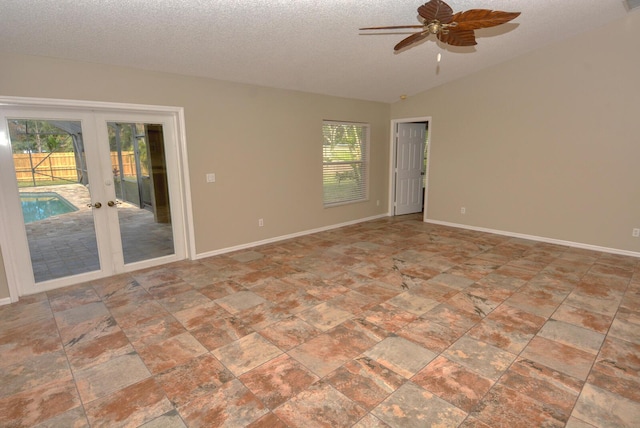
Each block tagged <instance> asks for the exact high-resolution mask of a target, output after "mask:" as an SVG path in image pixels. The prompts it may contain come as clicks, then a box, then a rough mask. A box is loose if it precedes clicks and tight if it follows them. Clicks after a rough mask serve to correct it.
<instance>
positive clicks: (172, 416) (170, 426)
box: [140, 410, 187, 428]
mask: <svg viewBox="0 0 640 428" xmlns="http://www.w3.org/2000/svg"><path fill="white" fill-rule="evenodd" d="M140 428H187V426H186V425H185V424H184V422H183V421H182V418H181V417H180V414H179V413H178V412H177V411H176V410H171V411H169V412H167V413H165V414H164V415H161V416H158V417H157V418H155V419H153V420H151V421H149V422H147V423H146V424H143V425H140Z"/></svg>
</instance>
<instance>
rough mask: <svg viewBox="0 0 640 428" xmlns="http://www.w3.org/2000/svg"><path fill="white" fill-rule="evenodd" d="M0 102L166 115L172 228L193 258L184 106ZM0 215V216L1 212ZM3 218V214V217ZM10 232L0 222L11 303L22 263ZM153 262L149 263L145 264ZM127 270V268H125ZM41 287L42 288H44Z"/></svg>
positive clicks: (1, 101)
mask: <svg viewBox="0 0 640 428" xmlns="http://www.w3.org/2000/svg"><path fill="white" fill-rule="evenodd" d="M0 105H2V106H6V107H16V108H20V107H29V108H35V109H43V108H44V109H57V110H61V111H67V112H73V111H76V112H78V113H79V114H80V113H83V112H84V113H88V112H90V113H92V114H105V115H110V116H111V115H112V116H119V115H121V114H126V113H130V114H142V115H149V114H150V115H154V114H155V115H163V116H165V117H167V118H168V119H169V120H170V121H171V122H172V125H173V126H171V127H170V128H171V131H172V133H173V135H171V137H172V138H174V140H175V142H176V147H175V150H174V151H173V152H168V153H167V156H174V157H175V158H176V159H175V163H176V167H177V174H175V177H172V178H170V179H172V180H173V179H175V180H176V181H177V183H176V185H177V187H178V189H179V190H178V193H179V198H177V199H178V200H176V201H175V202H176V203H177V204H178V205H179V207H178V208H179V211H180V212H181V214H182V215H181V217H182V222H181V223H178V222H176V223H175V224H174V225H173V227H174V228H182V229H181V230H180V232H181V233H180V234H179V235H181V236H183V237H184V239H183V242H180V243H176V245H177V246H179V247H180V248H181V249H183V253H184V254H183V256H184V257H186V258H190V259H193V258H194V257H195V234H194V230H193V212H192V205H191V193H190V183H189V174H188V173H189V170H188V159H187V148H186V133H185V120H184V109H183V108H182V107H170V106H154V105H141V104H123V103H108V102H95V101H79V100H60V99H46V98H24V97H3V96H0ZM8 139H9V137H8V135H0V150H10V147H6V146H5V143H7V142H8ZM4 174H5V172H0V178H3V180H2V181H4V179H6V178H7V177H4ZM3 198H4V197H3V195H2V192H0V205H2V208H0V214H5V213H4V207H7V204H6V203H5V202H6V201H4V200H3ZM3 217H4V215H3ZM5 218H6V217H5ZM12 235H13V231H12V230H11V225H10V222H8V221H0V249H1V250H2V256H3V261H4V267H5V272H6V278H7V283H8V286H9V297H10V301H11V302H16V301H18V298H19V296H20V291H21V288H20V287H19V286H18V284H19V281H20V278H21V277H22V275H24V274H25V273H24V267H23V266H22V265H23V264H24V263H23V262H22V263H21V262H20V261H19V260H16V257H15V256H14V250H13V245H14V243H13V242H12V241H13V240H12V239H11V236H12ZM154 264H155V263H153V262H150V263H149V265H154ZM144 267H147V266H145V264H144V262H141V263H136V264H135V265H134V268H135V269H140V268H144ZM125 270H130V269H125ZM45 290H46V288H43V290H42V291H45Z"/></svg>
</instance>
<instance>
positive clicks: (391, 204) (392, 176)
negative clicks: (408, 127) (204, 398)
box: [387, 116, 433, 221]
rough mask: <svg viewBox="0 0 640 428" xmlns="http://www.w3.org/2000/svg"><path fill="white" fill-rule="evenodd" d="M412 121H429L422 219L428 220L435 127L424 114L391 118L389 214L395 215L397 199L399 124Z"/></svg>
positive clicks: (429, 117)
mask: <svg viewBox="0 0 640 428" xmlns="http://www.w3.org/2000/svg"><path fill="white" fill-rule="evenodd" d="M412 122H427V133H428V134H427V135H428V136H429V137H428V139H427V141H428V142H429V144H428V145H427V170H426V171H425V174H426V177H427V186H426V187H425V189H424V211H423V217H422V221H426V219H427V202H428V200H429V199H428V198H427V195H428V194H429V163H430V162H431V156H430V154H429V152H430V151H431V144H430V143H431V130H432V129H433V125H432V123H433V122H432V120H431V116H423V117H409V118H403V119H392V120H391V137H390V148H389V150H390V156H389V212H388V213H387V215H388V216H394V215H395V209H394V204H395V201H396V194H395V192H396V166H397V159H396V149H397V147H396V146H397V133H398V124H400V123H412Z"/></svg>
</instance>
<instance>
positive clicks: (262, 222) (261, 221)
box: [258, 218, 264, 227]
mask: <svg viewBox="0 0 640 428" xmlns="http://www.w3.org/2000/svg"><path fill="white" fill-rule="evenodd" d="M258 226H259V227H262V226H264V220H263V219H261V218H259V219H258Z"/></svg>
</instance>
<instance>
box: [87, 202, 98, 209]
mask: <svg viewBox="0 0 640 428" xmlns="http://www.w3.org/2000/svg"><path fill="white" fill-rule="evenodd" d="M87 206H88V207H93V208H100V207H101V206H102V204H101V203H100V202H96V203H95V204H87Z"/></svg>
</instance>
